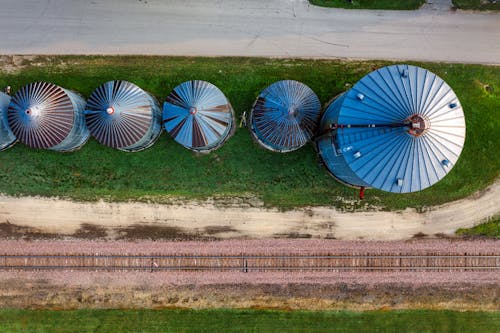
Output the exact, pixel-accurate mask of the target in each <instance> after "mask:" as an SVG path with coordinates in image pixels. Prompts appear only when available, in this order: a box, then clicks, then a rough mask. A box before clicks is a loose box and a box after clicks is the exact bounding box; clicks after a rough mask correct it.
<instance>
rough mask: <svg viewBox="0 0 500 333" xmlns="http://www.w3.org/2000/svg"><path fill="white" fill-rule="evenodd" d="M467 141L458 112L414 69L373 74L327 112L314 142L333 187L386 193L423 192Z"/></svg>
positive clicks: (431, 79) (437, 83)
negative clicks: (343, 185)
mask: <svg viewBox="0 0 500 333" xmlns="http://www.w3.org/2000/svg"><path fill="white" fill-rule="evenodd" d="M464 140H465V119H464V114H463V110H462V106H461V104H460V101H459V100H458V98H457V96H456V95H455V93H454V92H453V90H452V89H451V88H450V86H448V84H446V82H444V81H443V80H442V79H441V78H440V77H438V76H437V75H435V74H433V73H431V72H429V71H428V70H425V69H423V68H420V67H416V66H410V65H394V66H388V67H383V68H381V69H379V70H376V71H374V72H372V73H370V74H368V75H366V76H365V77H363V78H362V79H361V80H360V81H359V82H358V83H356V84H355V85H354V86H353V87H352V89H350V90H349V91H347V92H345V93H344V94H342V95H340V96H339V97H338V98H336V100H335V101H333V103H331V104H330V105H329V107H328V108H327V110H326V111H325V114H324V115H323V117H322V119H321V123H320V133H319V134H318V137H317V139H316V143H317V148H318V151H319V155H320V158H321V160H322V162H323V163H324V165H325V166H326V168H327V169H328V170H329V172H330V173H331V174H332V175H333V176H334V177H335V178H337V179H338V180H339V181H341V182H343V183H346V184H348V185H354V186H356V187H360V188H361V189H363V188H365V187H373V188H377V189H381V190H384V191H388V192H397V193H405V192H414V191H420V190H423V189H425V188H427V187H429V186H431V185H433V184H434V183H436V182H438V181H439V180H440V179H442V178H443V177H444V176H446V174H447V173H448V172H450V170H451V168H453V166H454V165H455V163H456V162H457V160H458V157H459V156H460V153H461V151H462V147H463V144H464Z"/></svg>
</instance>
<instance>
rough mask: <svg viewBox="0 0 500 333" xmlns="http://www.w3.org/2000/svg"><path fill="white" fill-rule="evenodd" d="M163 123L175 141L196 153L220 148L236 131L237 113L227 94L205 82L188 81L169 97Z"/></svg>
mask: <svg viewBox="0 0 500 333" xmlns="http://www.w3.org/2000/svg"><path fill="white" fill-rule="evenodd" d="M163 123H164V126H165V129H166V130H167V132H168V133H169V134H170V135H171V136H172V138H174V140H175V141H177V142H178V143H180V144H181V145H183V146H184V147H186V148H188V149H191V150H194V151H196V152H205V153H207V152H210V151H212V150H214V149H217V148H219V147H220V146H222V145H223V144H224V142H225V141H226V140H227V139H228V138H229V137H230V136H231V135H232V134H233V132H234V130H235V120H234V111H233V108H232V107H231V104H230V103H229V101H228V100H227V98H226V96H224V93H222V91H220V89H219V88H217V87H216V86H214V85H213V84H211V83H209V82H205V81H198V80H194V81H187V82H184V83H182V84H180V85H178V86H177V87H175V89H174V90H173V91H172V92H171V93H170V95H168V97H167V99H166V101H165V103H164V104H163Z"/></svg>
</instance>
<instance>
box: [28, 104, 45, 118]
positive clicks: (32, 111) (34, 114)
mask: <svg viewBox="0 0 500 333" xmlns="http://www.w3.org/2000/svg"><path fill="white" fill-rule="evenodd" d="M40 110H41V108H40V106H38V105H35V106H33V107H31V108H29V109H26V111H24V112H25V113H26V114H27V115H29V116H32V117H37V116H39V115H40Z"/></svg>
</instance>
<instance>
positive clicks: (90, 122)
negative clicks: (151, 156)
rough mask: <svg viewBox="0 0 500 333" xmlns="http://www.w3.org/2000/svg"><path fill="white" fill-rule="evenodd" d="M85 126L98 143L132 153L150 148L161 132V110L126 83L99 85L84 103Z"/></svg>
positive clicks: (145, 94)
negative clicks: (85, 104) (85, 103)
mask: <svg viewBox="0 0 500 333" xmlns="http://www.w3.org/2000/svg"><path fill="white" fill-rule="evenodd" d="M85 118H86V121H87V127H88V128H89V130H90V133H91V134H92V136H93V137H94V138H95V139H96V140H97V141H99V142H100V143H101V144H103V145H106V146H109V147H112V148H116V149H120V150H123V151H127V152H134V151H139V150H143V149H146V148H148V147H149V146H151V145H152V144H153V143H154V142H155V141H156V139H157V138H158V136H159V135H160V133H161V128H162V127H161V109H160V105H159V103H158V101H157V100H156V99H155V98H154V97H153V96H152V95H150V94H149V93H147V92H145V91H144V90H142V89H141V88H139V87H138V86H136V85H135V84H133V83H131V82H127V81H121V80H117V81H109V82H106V83H104V84H102V85H100V86H99V87H98V88H97V89H96V90H94V92H93V93H92V95H91V96H90V97H89V99H88V101H87V107H86V110H85Z"/></svg>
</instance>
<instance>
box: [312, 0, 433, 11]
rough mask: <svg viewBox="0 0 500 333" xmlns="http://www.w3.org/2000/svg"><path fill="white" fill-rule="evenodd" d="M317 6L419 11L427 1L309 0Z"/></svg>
mask: <svg viewBox="0 0 500 333" xmlns="http://www.w3.org/2000/svg"><path fill="white" fill-rule="evenodd" d="M309 2H310V3H311V4H313V5H316V6H322V7H336V8H351V9H398V10H402V9H406V10H409V9H418V8H420V6H422V5H423V4H424V2H425V0H353V1H352V3H349V2H348V1H346V0H309Z"/></svg>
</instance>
